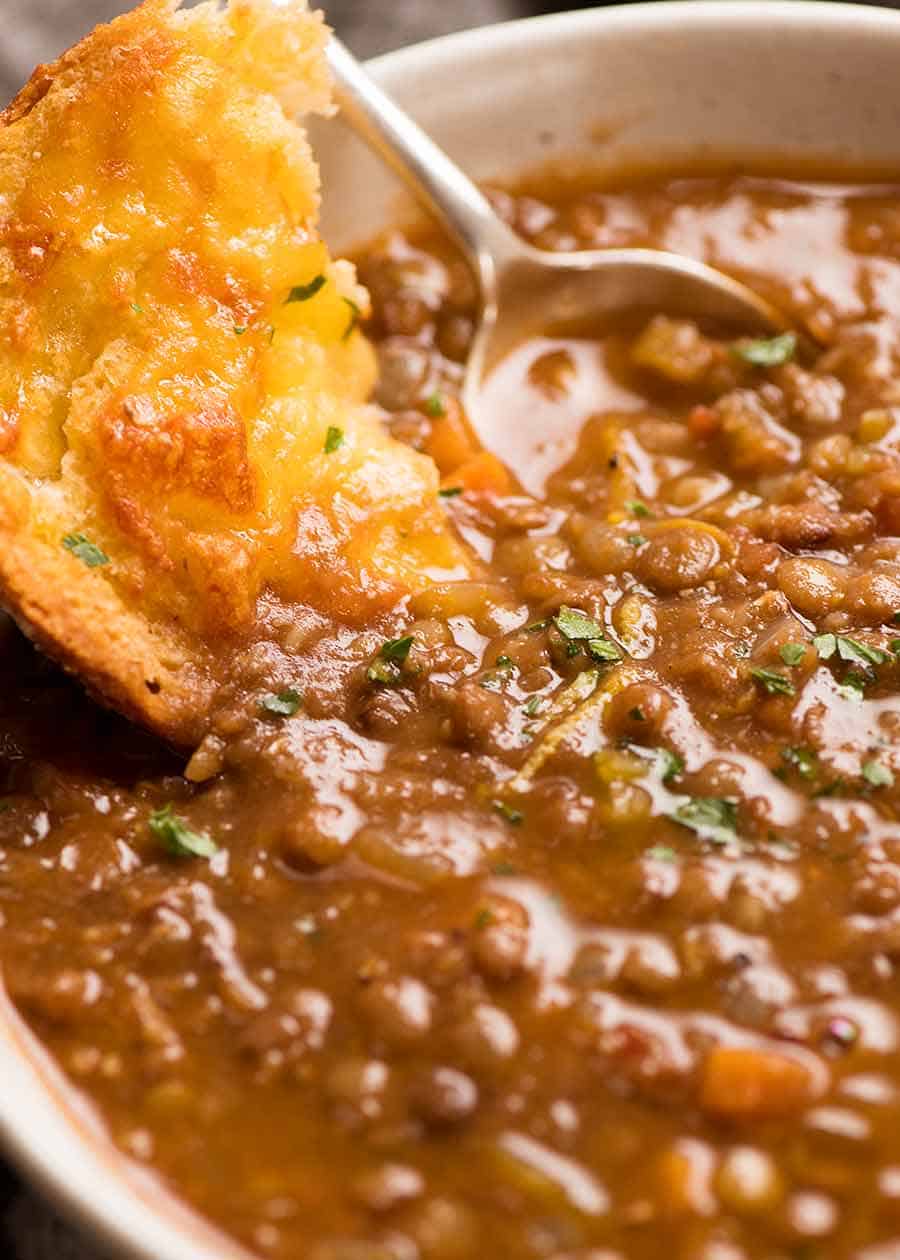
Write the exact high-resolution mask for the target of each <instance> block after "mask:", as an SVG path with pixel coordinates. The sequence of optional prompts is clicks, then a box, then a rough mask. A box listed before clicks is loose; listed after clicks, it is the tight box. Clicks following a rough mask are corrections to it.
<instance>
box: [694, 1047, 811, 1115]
mask: <svg viewBox="0 0 900 1260" xmlns="http://www.w3.org/2000/svg"><path fill="white" fill-rule="evenodd" d="M818 1085H819V1082H817V1081H816V1080H815V1079H814V1077H813V1074H812V1072H811V1071H810V1070H809V1069H808V1068H807V1067H806V1066H805V1065H804V1064H803V1063H801V1062H799V1061H798V1060H797V1059H794V1058H791V1057H790V1056H788V1055H786V1054H779V1053H778V1052H777V1051H774V1050H757V1049H748V1048H746V1047H737V1046H716V1047H715V1049H713V1050H711V1051H710V1052H709V1054H708V1055H707V1057H706V1062H705V1064H704V1066H703V1075H702V1079H701V1082H700V1106H701V1107H702V1108H703V1109H704V1110H705V1111H712V1112H715V1113H716V1114H717V1115H720V1116H729V1117H732V1118H734V1119H736V1120H739V1119H742V1118H748V1119H749V1118H753V1117H756V1116H781V1115H785V1114H788V1113H790V1112H792V1111H798V1110H799V1109H800V1108H801V1107H805V1106H806V1105H807V1104H808V1103H810V1102H811V1101H812V1100H813V1098H815V1097H816V1096H817V1094H818V1093H819V1088H818Z"/></svg>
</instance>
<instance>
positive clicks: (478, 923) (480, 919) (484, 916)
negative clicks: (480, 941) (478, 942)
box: [475, 906, 494, 932]
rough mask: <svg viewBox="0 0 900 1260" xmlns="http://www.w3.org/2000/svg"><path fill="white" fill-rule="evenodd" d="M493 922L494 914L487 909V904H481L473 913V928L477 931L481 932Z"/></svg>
mask: <svg viewBox="0 0 900 1260" xmlns="http://www.w3.org/2000/svg"><path fill="white" fill-rule="evenodd" d="M493 922H494V916H493V915H492V914H491V912H490V910H488V908H487V906H483V907H482V908H481V909H480V910H479V911H478V913H477V914H476V915H475V930H476V931H477V932H483V931H484V929H485V928H486V927H490V925H491V924H492V923H493Z"/></svg>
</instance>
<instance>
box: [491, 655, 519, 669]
mask: <svg viewBox="0 0 900 1260" xmlns="http://www.w3.org/2000/svg"><path fill="white" fill-rule="evenodd" d="M494 665H495V666H496V668H497V669H515V668H516V662H515V661H514V660H513V658H512V657H511V656H506V655H503V656H498V657H497V659H496V661H495V662H494Z"/></svg>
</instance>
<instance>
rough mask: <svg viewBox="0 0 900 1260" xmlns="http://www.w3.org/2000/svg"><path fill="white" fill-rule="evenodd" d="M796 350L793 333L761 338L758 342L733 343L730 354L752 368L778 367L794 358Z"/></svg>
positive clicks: (794, 334)
mask: <svg viewBox="0 0 900 1260" xmlns="http://www.w3.org/2000/svg"><path fill="white" fill-rule="evenodd" d="M796 349H797V334H796V333H793V332H784V333H780V334H779V335H778V336H777V337H763V338H760V340H758V341H735V342H733V343H732V346H731V352H732V354H735V355H737V357H738V358H739V359H743V360H744V362H745V363H752V364H753V366H754V367H780V366H781V364H782V363H787V362H788V360H789V359H792V358H793V357H794V352H795V351H796Z"/></svg>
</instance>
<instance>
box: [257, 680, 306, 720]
mask: <svg viewBox="0 0 900 1260" xmlns="http://www.w3.org/2000/svg"><path fill="white" fill-rule="evenodd" d="M302 703H303V697H302V696H301V695H300V692H299V691H295V690H294V689H293V687H285V689H284V690H283V691H276V692H270V693H269V694H268V695H266V696H263V697H262V699H261V700H260V702H259V707H260V708H261V709H262V710H263V711H264V712H266V713H272V714H274V715H275V716H276V717H293V716H294V714H295V713H296V712H297V710H298V709H299V708H300V706H301V705H302Z"/></svg>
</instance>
